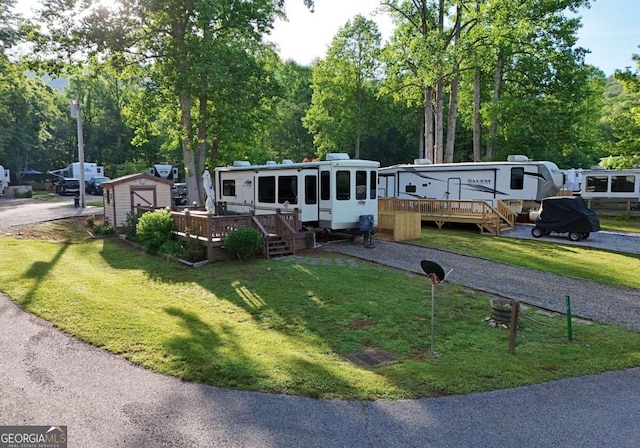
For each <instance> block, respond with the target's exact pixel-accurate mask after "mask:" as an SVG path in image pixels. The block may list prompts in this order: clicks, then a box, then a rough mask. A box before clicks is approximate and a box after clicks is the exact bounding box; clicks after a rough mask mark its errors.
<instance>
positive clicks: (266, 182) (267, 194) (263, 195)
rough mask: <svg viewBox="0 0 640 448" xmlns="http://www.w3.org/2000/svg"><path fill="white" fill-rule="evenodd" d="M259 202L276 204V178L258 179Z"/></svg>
mask: <svg viewBox="0 0 640 448" xmlns="http://www.w3.org/2000/svg"><path fill="white" fill-rule="evenodd" d="M258 202H267V203H270V204H273V203H275V202H276V178H275V176H268V177H260V178H258Z"/></svg>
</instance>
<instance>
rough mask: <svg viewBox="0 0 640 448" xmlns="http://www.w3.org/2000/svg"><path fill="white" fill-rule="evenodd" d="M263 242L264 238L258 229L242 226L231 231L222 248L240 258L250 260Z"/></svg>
mask: <svg viewBox="0 0 640 448" xmlns="http://www.w3.org/2000/svg"><path fill="white" fill-rule="evenodd" d="M261 244H262V238H261V237H260V234H259V233H258V231H257V230H256V229H254V228H252V227H241V228H239V229H237V230H234V231H232V232H229V234H228V235H227V239H226V240H225V242H224V245H223V246H222V248H223V249H224V250H226V251H228V252H231V253H234V254H236V256H237V257H238V259H240V260H248V259H250V258H252V257H253V256H254V255H255V254H256V252H257V251H258V249H259V248H260V245H261Z"/></svg>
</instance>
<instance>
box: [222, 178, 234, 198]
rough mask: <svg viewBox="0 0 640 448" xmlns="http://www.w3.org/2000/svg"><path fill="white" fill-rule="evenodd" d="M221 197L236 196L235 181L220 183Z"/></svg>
mask: <svg viewBox="0 0 640 448" xmlns="http://www.w3.org/2000/svg"><path fill="white" fill-rule="evenodd" d="M222 195H223V196H235V195H236V181H235V180H223V181H222Z"/></svg>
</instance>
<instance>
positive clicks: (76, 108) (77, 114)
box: [70, 96, 85, 208]
mask: <svg viewBox="0 0 640 448" xmlns="http://www.w3.org/2000/svg"><path fill="white" fill-rule="evenodd" d="M70 106H71V117H73V118H75V119H76V121H77V122H78V165H79V170H80V178H79V179H78V182H79V183H80V207H82V208H84V206H85V203H84V139H83V137H82V111H81V109H80V97H79V96H77V97H76V100H75V101H72V102H71V104H70Z"/></svg>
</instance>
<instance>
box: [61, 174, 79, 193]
mask: <svg viewBox="0 0 640 448" xmlns="http://www.w3.org/2000/svg"><path fill="white" fill-rule="evenodd" d="M56 193H57V194H59V195H60V196H75V195H78V194H80V181H79V180H78V179H74V178H71V177H63V178H62V179H60V180H59V181H58V182H56Z"/></svg>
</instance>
